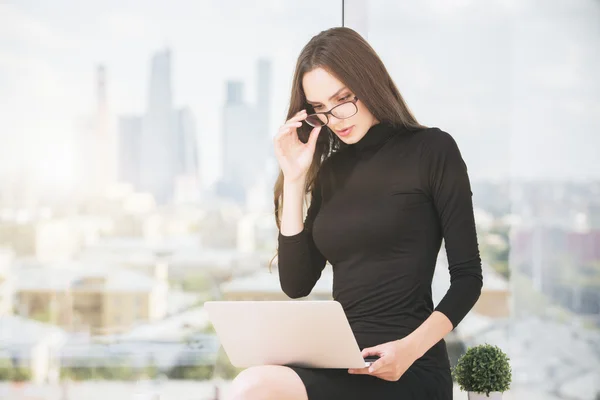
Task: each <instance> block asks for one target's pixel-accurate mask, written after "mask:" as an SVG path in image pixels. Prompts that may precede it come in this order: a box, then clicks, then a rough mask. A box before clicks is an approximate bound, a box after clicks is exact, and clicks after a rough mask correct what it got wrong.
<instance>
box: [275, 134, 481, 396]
mask: <svg viewBox="0 0 600 400" xmlns="http://www.w3.org/2000/svg"><path fill="white" fill-rule="evenodd" d="M442 240H443V241H444V244H445V247H446V254H447V258H448V265H449V272H450V288H449V289H448V292H447V293H446V295H445V296H444V297H443V298H442V299H441V301H440V302H439V304H437V306H436V307H435V308H434V305H433V301H432V294H431V283H432V278H433V273H434V269H435V265H436V259H437V255H438V253H439V251H440V248H441V243H442ZM278 254H279V262H278V264H279V279H280V282H281V287H282V289H283V291H284V292H285V293H286V294H287V295H288V296H289V297H291V298H300V297H304V296H307V295H308V294H309V293H310V292H311V290H312V288H313V287H314V285H315V283H316V282H317V280H318V279H319V278H320V276H321V271H322V270H323V268H324V266H325V263H326V261H329V262H330V264H331V265H332V267H333V298H334V300H337V301H338V302H340V304H341V305H342V307H343V309H344V311H345V313H346V316H347V318H348V321H349V322H350V326H351V328H352V331H353V333H354V335H355V337H356V340H357V342H358V345H359V347H360V348H361V349H363V348H366V347H371V346H376V345H379V344H382V343H386V342H390V341H393V340H397V339H401V338H403V337H405V336H407V335H408V334H410V333H411V332H412V331H414V330H415V329H416V328H418V327H419V325H421V324H422V323H423V322H424V321H425V320H426V319H427V318H428V317H429V316H430V314H431V313H432V312H433V311H434V310H437V311H439V312H441V313H443V314H444V315H446V316H447V317H448V319H449V320H450V321H451V322H452V325H453V327H456V326H457V325H458V323H459V322H460V321H461V320H462V319H463V318H464V317H465V315H466V314H467V313H468V312H469V310H470V309H471V308H472V307H473V305H474V304H475V302H476V301H477V299H478V298H479V294H480V292H481V286H482V282H483V279H482V272H481V260H480V256H479V249H478V244H477V235H476V230H475V221H474V216H473V205H472V192H471V186H470V182H469V178H468V175H467V168H466V165H465V163H464V161H463V159H462V156H461V154H460V151H459V149H458V147H457V145H456V142H455V141H454V139H453V138H452V136H450V135H449V134H448V133H446V132H444V131H441V130H440V129H437V128H426V129H420V130H413V131H409V130H408V129H406V128H396V127H392V126H391V125H388V124H385V123H381V124H377V125H375V126H373V127H372V128H371V129H369V131H368V132H367V134H366V135H365V136H364V137H363V138H362V139H361V140H360V141H359V142H357V143H355V144H352V145H349V146H347V147H345V148H343V149H342V150H340V151H339V152H336V153H334V154H333V155H332V156H331V157H329V158H328V159H327V160H325V162H324V163H323V165H322V166H321V169H320V170H319V174H318V177H317V182H316V185H315V189H314V191H313V193H312V201H311V205H310V207H309V209H308V213H307V216H306V220H305V222H304V229H303V231H302V232H300V233H298V234H295V235H292V236H284V235H282V234H281V233H279V249H278ZM317 328H318V327H317ZM292 369H293V370H294V371H295V372H296V373H297V374H298V375H299V376H300V378H301V379H302V382H303V383H304V385H305V387H306V390H307V392H308V397H309V399H310V400H321V399H323V400H324V399H345V400H348V399H360V400H366V399H403V400H405V399H418V400H421V399H422V400H434V399H451V398H452V379H451V375H450V363H449V360H448V354H447V351H446V344H445V341H444V340H441V341H440V342H438V343H437V344H435V345H434V346H433V347H432V348H431V349H430V350H429V351H427V353H426V354H425V355H424V356H423V357H421V358H420V359H418V360H417V361H416V362H415V363H414V364H413V365H412V366H411V367H410V368H409V370H408V371H407V372H406V373H405V374H404V375H403V376H402V377H401V378H400V379H399V380H398V381H396V382H389V381H385V380H382V379H379V378H377V377H374V376H369V375H351V374H349V373H348V371H347V370H346V369H310V368H299V367H292Z"/></svg>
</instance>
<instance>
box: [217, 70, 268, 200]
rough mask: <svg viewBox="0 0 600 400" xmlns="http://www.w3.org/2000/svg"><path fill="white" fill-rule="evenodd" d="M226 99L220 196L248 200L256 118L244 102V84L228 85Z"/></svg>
mask: <svg viewBox="0 0 600 400" xmlns="http://www.w3.org/2000/svg"><path fill="white" fill-rule="evenodd" d="M226 89H227V98H226V100H225V105H224V107H223V136H222V140H223V146H222V149H223V169H222V171H223V176H222V180H221V182H220V185H219V189H218V192H219V194H220V195H222V196H225V197H229V198H233V199H235V200H237V201H238V202H240V203H243V202H244V201H245V199H244V197H245V194H244V193H245V189H246V188H247V187H248V186H249V185H250V184H251V183H252V181H253V178H254V177H255V176H256V173H257V172H258V171H256V163H257V160H256V158H257V151H258V150H259V146H257V143H256V140H255V138H256V132H257V121H258V119H257V115H256V113H255V110H254V109H253V108H252V106H250V105H249V104H247V103H245V102H244V100H243V98H244V85H243V83H242V82H238V81H228V82H226Z"/></svg>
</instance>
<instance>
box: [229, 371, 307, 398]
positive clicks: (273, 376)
mask: <svg viewBox="0 0 600 400" xmlns="http://www.w3.org/2000/svg"><path fill="white" fill-rule="evenodd" d="M227 399H228V400H255V399H256V400H258V399H260V400H271V399H277V400H308V396H307V394H306V389H305V387H304V384H303V383H302V380H300V377H299V376H298V374H296V372H294V371H293V370H292V369H290V368H288V367H283V366H276V365H265V366H260V367H251V368H248V369H245V370H244V371H242V372H240V373H239V374H238V376H237V377H236V378H235V379H234V380H233V382H232V384H231V387H230V388H229V390H228V396H227Z"/></svg>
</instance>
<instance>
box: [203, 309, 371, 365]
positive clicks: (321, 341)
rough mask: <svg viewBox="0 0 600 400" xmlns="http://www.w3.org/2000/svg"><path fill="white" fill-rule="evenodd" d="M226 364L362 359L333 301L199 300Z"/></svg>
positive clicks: (339, 362)
mask: <svg viewBox="0 0 600 400" xmlns="http://www.w3.org/2000/svg"><path fill="white" fill-rule="evenodd" d="M204 308H205V310H206V311H207V313H208V318H209V319H210V321H211V322H212V324H213V326H214V328H215V331H216V333H217V336H218V337H219V340H220V341H221V344H222V345H223V349H224V350H225V353H226V354H227V357H229V361H230V362H231V364H232V365H234V366H235V367H238V368H247V367H251V366H256V365H294V366H301V367H311V368H362V367H365V366H369V365H370V362H372V361H373V359H371V358H369V359H364V358H363V357H362V355H361V351H360V348H359V347H358V344H357V342H356V339H355V338H354V334H353V333H352V330H351V329H350V324H349V323H348V319H347V318H346V314H345V313H344V310H343V309H342V306H341V305H340V303H338V302H337V301H333V300H328V301H309V300H295V301H294V300H283V301H208V302H206V303H204Z"/></svg>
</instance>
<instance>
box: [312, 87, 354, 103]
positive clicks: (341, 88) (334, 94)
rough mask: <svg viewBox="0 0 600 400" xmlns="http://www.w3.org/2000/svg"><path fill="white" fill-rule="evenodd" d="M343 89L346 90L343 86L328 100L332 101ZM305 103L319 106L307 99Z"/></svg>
mask: <svg viewBox="0 0 600 400" xmlns="http://www.w3.org/2000/svg"><path fill="white" fill-rule="evenodd" d="M345 89H347V88H346V87H345V86H344V87H343V88H341V89H340V90H338V91H337V92H335V93H334V94H333V95H332V96H331V97H330V98H329V100H332V99H333V98H334V97H335V96H337V95H339V94H340V93H341V92H343V91H344V90H345ZM306 102H307V103H308V104H321V103H319V102H318V101H310V100H308V99H306Z"/></svg>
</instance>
